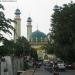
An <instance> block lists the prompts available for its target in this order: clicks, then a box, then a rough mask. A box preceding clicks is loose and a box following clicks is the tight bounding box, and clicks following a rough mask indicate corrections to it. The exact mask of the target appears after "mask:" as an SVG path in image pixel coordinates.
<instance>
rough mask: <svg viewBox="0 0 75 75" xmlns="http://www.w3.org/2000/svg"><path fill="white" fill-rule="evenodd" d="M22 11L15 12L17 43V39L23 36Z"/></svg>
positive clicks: (15, 37)
mask: <svg viewBox="0 0 75 75" xmlns="http://www.w3.org/2000/svg"><path fill="white" fill-rule="evenodd" d="M20 14H21V12H20V10H19V9H16V11H15V21H16V23H15V32H14V41H15V42H16V39H18V37H20V36H21V18H20Z"/></svg>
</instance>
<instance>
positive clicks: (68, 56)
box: [51, 2, 75, 62]
mask: <svg viewBox="0 0 75 75" xmlns="http://www.w3.org/2000/svg"><path fill="white" fill-rule="evenodd" d="M51 26H52V31H51V34H53V35H52V36H51V38H52V40H53V41H54V52H55V54H56V55H57V56H58V57H60V58H62V59H64V60H65V61H71V62H74V61H75V3H73V2H71V3H69V4H64V5H63V6H62V7H61V6H57V5H56V6H55V8H54V14H53V15H52V24H51Z"/></svg>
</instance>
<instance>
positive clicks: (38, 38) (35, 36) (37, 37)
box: [31, 30, 46, 42]
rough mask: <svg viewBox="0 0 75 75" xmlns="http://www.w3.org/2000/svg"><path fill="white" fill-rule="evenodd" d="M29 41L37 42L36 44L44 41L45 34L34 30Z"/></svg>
mask: <svg viewBox="0 0 75 75" xmlns="http://www.w3.org/2000/svg"><path fill="white" fill-rule="evenodd" d="M31 40H32V41H38V42H41V41H45V40H46V34H45V33H43V32H41V31H39V30H36V31H35V32H33V33H32V35H31Z"/></svg>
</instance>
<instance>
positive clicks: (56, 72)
mask: <svg viewBox="0 0 75 75" xmlns="http://www.w3.org/2000/svg"><path fill="white" fill-rule="evenodd" d="M53 75H59V67H58V65H57V62H54V66H53Z"/></svg>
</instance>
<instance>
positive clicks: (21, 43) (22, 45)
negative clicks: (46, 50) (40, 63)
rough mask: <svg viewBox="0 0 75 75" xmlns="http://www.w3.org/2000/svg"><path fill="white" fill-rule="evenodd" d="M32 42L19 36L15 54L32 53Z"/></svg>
mask: <svg viewBox="0 0 75 75" xmlns="http://www.w3.org/2000/svg"><path fill="white" fill-rule="evenodd" d="M30 48H31V46H30V44H29V42H28V41H27V39H26V38H25V37H19V38H18V39H17V41H16V50H15V55H17V56H21V55H25V56H27V55H29V53H30Z"/></svg>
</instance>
